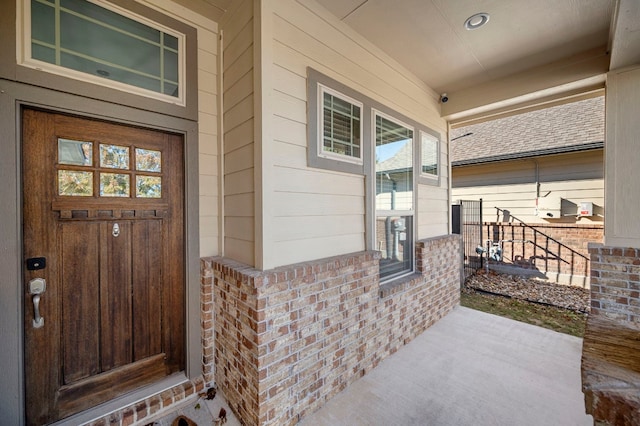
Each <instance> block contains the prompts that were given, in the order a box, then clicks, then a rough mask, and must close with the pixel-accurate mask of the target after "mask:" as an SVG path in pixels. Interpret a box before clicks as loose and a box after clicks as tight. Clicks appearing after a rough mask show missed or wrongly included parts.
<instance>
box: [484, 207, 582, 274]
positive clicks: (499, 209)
mask: <svg viewBox="0 0 640 426" xmlns="http://www.w3.org/2000/svg"><path fill="white" fill-rule="evenodd" d="M494 209H496V210H498V211H499V212H504V210H503V209H501V208H500V207H494ZM509 217H511V218H512V219H515V220H517V221H518V222H520V223H521V224H522V225H524V226H526V227H527V228H531V229H532V230H533V232H536V233H538V234H540V235H543V236H544V237H545V238H547V239H549V240H551V241H553V242H554V243H556V244H558V246H560V247H564V248H566V249H568V250H570V251H571V252H572V253H575V254H577V255H578V256H580V257H582V258H584V259H586V260H587V261H589V260H590V259H589V258H588V257H587V256H585V255H584V254H582V253H580V252H578V251H576V250H574V249H573V248H571V247H569V246H568V245H566V244H563V243H561V242H560V241H558V240H556V239H555V238H553V237H550V236H549V235H547V234H545V233H544V232H542V231H538V230H537V229H536V228H534V227H533V226H531V225H529V224H528V223H525V222H524V221H522V220H520V219H518V218H517V217H515V216H514V215H512V214H511V213H509ZM534 245H537V244H534ZM540 248H541V249H543V250H546V249H544V248H543V247H540ZM556 257H558V258H559V256H556ZM565 262H566V261H565ZM567 263H568V262H567Z"/></svg>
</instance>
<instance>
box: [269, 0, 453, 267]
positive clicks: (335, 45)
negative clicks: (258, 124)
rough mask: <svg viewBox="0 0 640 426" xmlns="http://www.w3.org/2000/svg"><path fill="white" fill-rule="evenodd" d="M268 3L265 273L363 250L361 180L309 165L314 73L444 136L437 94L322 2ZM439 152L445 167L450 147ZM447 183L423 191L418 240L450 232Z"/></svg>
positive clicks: (364, 208) (285, 0)
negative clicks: (268, 165)
mask: <svg viewBox="0 0 640 426" xmlns="http://www.w3.org/2000/svg"><path fill="white" fill-rule="evenodd" d="M303 3H305V2H303ZM270 6H271V7H273V9H272V12H273V14H272V19H273V21H272V31H273V40H272V45H271V46H270V49H271V52H272V57H273V62H272V63H270V64H264V66H268V67H270V68H269V70H268V72H269V75H270V77H271V85H272V86H271V90H270V92H269V96H270V99H271V101H272V104H271V109H270V113H269V116H268V117H265V118H264V119H265V120H270V123H269V125H270V128H271V129H272V132H271V137H272V145H271V146H269V147H264V148H263V149H269V150H270V152H269V155H270V158H271V159H272V164H271V170H270V171H269V173H268V176H270V178H271V179H272V182H271V184H270V185H268V186H265V188H267V189H268V191H269V192H268V193H265V195H264V196H265V197H271V200H272V201H273V202H272V203H271V204H270V205H271V206H272V208H271V210H270V211H269V212H268V213H270V214H271V215H272V216H271V217H268V218H265V220H269V221H270V225H271V231H270V233H268V234H266V235H269V236H270V240H265V241H264V242H263V243H264V250H265V251H266V250H268V251H270V252H271V253H275V255H272V256H271V260H270V263H271V264H266V265H265V266H279V265H286V264H291V263H296V262H301V261H306V260H312V259H319V258H324V257H328V256H333V255H339V254H345V253H350V252H355V251H360V250H364V249H365V248H366V247H365V233H366V229H365V223H366V222H365V215H366V211H367V209H371V208H372V207H370V206H366V205H365V179H364V177H363V176H361V175H355V174H347V173H340V172H333V171H328V170H321V169H314V168H310V167H308V166H307V149H308V143H307V136H306V125H307V89H306V87H307V86H306V85H307V82H306V77H307V67H312V68H314V69H316V70H318V71H319V72H321V73H323V74H326V75H328V76H329V77H331V78H333V79H335V80H338V81H340V82H341V83H343V84H345V85H347V86H348V87H350V88H352V89H353V90H356V91H358V92H360V93H362V94H364V95H365V96H368V97H370V98H372V99H374V100H376V101H378V102H380V103H382V104H384V105H386V106H387V107H389V108H391V109H394V110H396V111H397V112H398V113H400V114H403V115H405V116H407V117H410V118H411V119H413V120H415V121H417V122H420V123H422V124H425V125H426V126H428V127H430V128H432V129H434V130H436V131H439V132H440V133H441V134H443V135H444V133H445V129H446V124H445V122H444V121H443V120H441V119H440V118H439V113H438V111H437V110H438V104H437V95H436V94H435V93H434V92H433V91H431V90H430V89H429V88H427V87H426V86H424V85H423V84H422V83H421V82H419V81H418V79H417V78H415V77H413V76H412V75H410V74H409V73H408V72H407V71H404V70H402V69H401V67H400V66H399V65H398V64H396V63H394V62H393V61H392V60H391V59H390V58H388V57H387V56H386V55H385V54H383V53H382V52H380V51H379V50H377V49H375V48H373V47H372V46H370V44H369V43H368V42H366V41H365V40H364V39H362V38H361V37H359V36H358V35H357V34H356V33H354V32H353V31H352V30H350V29H348V28H347V27H346V26H344V25H343V24H342V23H341V22H339V21H337V20H336V18H335V17H333V16H332V15H330V14H328V13H327V12H326V11H324V10H322V9H319V7H318V6H317V4H315V3H313V2H310V3H309V6H306V5H305V4H301V3H299V2H297V1H294V0H280V1H277V2H273V3H271V4H270ZM265 19H268V17H265ZM443 139H446V138H444V137H443ZM441 151H442V152H443V155H442V161H443V162H442V164H441V168H442V169H446V164H447V163H446V161H447V158H446V152H447V149H446V145H445V143H443V145H442V147H441ZM447 179H448V177H447V176H446V174H445V175H444V176H442V179H441V182H440V186H439V187H433V186H426V185H420V187H419V188H417V190H418V197H417V200H418V202H419V203H420V204H421V206H422V207H423V208H424V209H425V211H424V212H420V213H419V214H417V217H418V238H426V237H430V236H436V235H441V234H446V233H447V230H448V202H447V201H446V200H447V185H448V180H447Z"/></svg>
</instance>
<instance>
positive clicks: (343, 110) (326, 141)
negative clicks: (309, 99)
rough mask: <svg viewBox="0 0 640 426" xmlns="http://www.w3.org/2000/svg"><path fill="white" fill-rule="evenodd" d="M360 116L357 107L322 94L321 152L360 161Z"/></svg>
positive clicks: (324, 93) (328, 94)
mask: <svg viewBox="0 0 640 426" xmlns="http://www.w3.org/2000/svg"><path fill="white" fill-rule="evenodd" d="M360 115H361V109H360V107H359V106H358V105H354V104H352V103H350V102H348V101H346V100H344V99H341V98H338V97H336V96H334V95H332V94H330V93H327V92H323V116H322V131H323V142H322V151H323V152H328V153H333V154H339V155H344V156H347V157H353V158H357V159H361V158H362V154H361V148H360V143H361V142H360V120H361V117H360Z"/></svg>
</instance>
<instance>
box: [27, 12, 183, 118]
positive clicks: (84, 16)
mask: <svg viewBox="0 0 640 426" xmlns="http://www.w3.org/2000/svg"><path fill="white" fill-rule="evenodd" d="M25 8H26V9H27V12H28V13H26V16H27V18H26V22H25V23H24V25H25V33H26V34H25V43H24V46H23V50H24V52H23V56H24V59H23V65H27V66H31V67H34V68H39V69H42V70H45V71H49V72H53V73H57V74H62V75H65V76H68V77H72V78H77V79H81V80H86V81H90V82H93V83H97V84H102V85H109V86H110V87H114V88H117V89H121V90H126V91H128V92H133V93H138V94H141V95H145V96H149V97H153V98H157V99H161V100H165V101H169V102H172V103H176V104H182V105H183V104H184V83H185V82H184V81H183V80H184V72H183V68H184V65H183V64H184V58H183V56H184V55H183V51H184V43H185V40H184V35H183V34H179V33H177V32H175V31H173V30H170V29H168V28H165V27H163V26H161V25H160V24H157V23H155V22H151V21H150V20H148V19H145V18H142V17H139V16H136V15H133V14H131V13H128V12H126V11H124V10H122V9H119V8H116V7H115V6H113V5H111V4H108V3H106V2H103V1H100V0H96V1H88V0H25Z"/></svg>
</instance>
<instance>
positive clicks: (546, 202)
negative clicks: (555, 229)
mask: <svg viewBox="0 0 640 426" xmlns="http://www.w3.org/2000/svg"><path fill="white" fill-rule="evenodd" d="M561 206H562V198H560V197H553V196H547V197H540V198H538V216H539V217H542V218H546V219H557V218H559V217H560V216H561V213H562V208H561Z"/></svg>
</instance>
